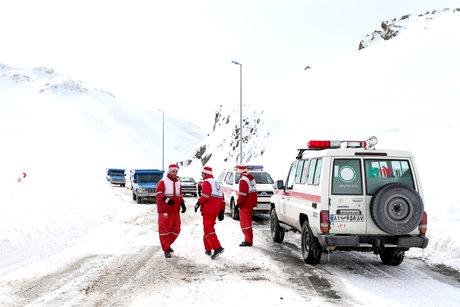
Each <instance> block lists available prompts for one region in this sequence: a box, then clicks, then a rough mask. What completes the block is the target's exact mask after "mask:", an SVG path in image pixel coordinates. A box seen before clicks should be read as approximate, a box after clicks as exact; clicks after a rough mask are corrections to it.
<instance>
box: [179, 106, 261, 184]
mask: <svg viewBox="0 0 460 307" xmlns="http://www.w3.org/2000/svg"><path fill="white" fill-rule="evenodd" d="M239 131H240V111H239V108H232V107H229V106H222V105H221V106H219V108H218V110H217V111H216V113H215V120H214V124H213V130H212V132H211V133H210V134H209V137H207V138H206V140H204V141H202V142H201V143H200V144H199V145H198V146H197V147H196V148H193V149H192V150H190V151H189V152H188V153H187V154H186V159H185V160H183V161H181V163H180V164H181V165H183V166H186V167H187V168H186V173H187V174H189V175H190V176H194V177H197V176H198V175H199V173H200V169H201V167H202V166H203V165H206V164H207V163H208V162H210V161H211V162H210V163H211V164H212V163H213V162H214V161H219V162H221V163H219V165H220V166H223V165H227V166H229V167H230V166H234V165H235V163H237V162H238V161H239V160H240V147H239V146H240V139H239V138H240V136H239V135H240V134H239ZM269 137H270V133H269V132H268V126H267V125H266V123H265V121H264V111H263V110H257V108H255V107H254V106H251V105H249V106H247V105H245V106H244V113H243V149H244V153H243V161H245V162H248V161H254V160H257V159H259V158H260V157H262V156H263V154H264V153H265V144H266V143H267V142H268V140H269Z"/></svg>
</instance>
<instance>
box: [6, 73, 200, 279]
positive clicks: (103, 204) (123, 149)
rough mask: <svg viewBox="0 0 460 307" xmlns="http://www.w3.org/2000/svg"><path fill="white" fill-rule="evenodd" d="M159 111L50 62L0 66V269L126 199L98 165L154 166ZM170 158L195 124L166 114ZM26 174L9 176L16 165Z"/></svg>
mask: <svg viewBox="0 0 460 307" xmlns="http://www.w3.org/2000/svg"><path fill="white" fill-rule="evenodd" d="M161 118H162V115H161V113H159V112H150V111H147V110H140V109H136V108H131V107H130V106H129V105H127V104H126V103H122V102H120V101H118V100H117V99H116V98H115V97H114V96H113V95H112V94H110V93H107V92H103V91H100V90H95V89H90V88H89V87H86V86H84V85H83V84H82V83H81V82H74V81H72V80H68V79H66V78H65V77H62V76H59V75H58V74H56V73H54V72H53V71H52V70H50V69H31V70H25V69H14V68H11V67H8V66H5V65H0V144H1V145H0V146H1V150H0V169H1V171H2V174H1V175H0V255H1V257H0V270H2V268H5V267H6V266H9V265H11V264H13V263H15V262H17V261H21V260H25V259H27V258H30V257H32V256H33V257H41V256H44V255H48V254H50V253H52V252H55V251H56V250H59V249H62V248H64V247H66V246H68V245H69V244H72V241H73V240H75V239H76V238H78V237H80V236H81V235H83V234H85V233H87V232H88V231H89V230H90V229H92V228H94V227H96V226H98V225H100V224H101V223H103V222H105V221H107V220H110V219H111V218H112V217H114V216H115V215H117V213H118V210H120V208H122V206H126V204H125V203H122V202H121V201H120V200H119V199H118V198H117V197H116V196H114V194H113V190H112V189H111V187H110V185H109V184H107V182H106V180H105V169H106V168H109V167H119V168H126V169H129V168H142V167H148V168H161V127H162V119H161ZM165 127H166V129H167V131H168V134H167V135H168V137H169V138H171V139H172V140H180V144H177V143H178V142H176V141H174V142H166V146H165V153H166V155H167V157H168V159H171V160H172V161H175V159H178V158H179V157H180V156H181V155H182V154H183V153H184V152H185V150H186V149H188V148H189V147H191V146H193V145H194V144H196V143H197V142H199V141H200V140H201V138H202V132H201V130H200V129H199V128H197V127H195V126H193V125H191V124H189V123H186V122H183V121H180V120H177V119H174V118H170V117H168V116H166V117H165ZM23 171H24V172H26V173H27V177H26V178H25V179H24V180H22V181H21V182H17V181H16V179H17V177H18V176H20V174H21V173H22V172H23Z"/></svg>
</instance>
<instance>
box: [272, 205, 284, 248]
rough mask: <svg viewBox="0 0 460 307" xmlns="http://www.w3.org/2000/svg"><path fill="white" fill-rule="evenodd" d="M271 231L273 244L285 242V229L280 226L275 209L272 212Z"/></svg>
mask: <svg viewBox="0 0 460 307" xmlns="http://www.w3.org/2000/svg"><path fill="white" fill-rule="evenodd" d="M270 231H271V235H272V239H273V242H275V243H282V242H283V240H284V233H285V230H284V228H283V227H282V226H281V225H280V223H279V221H278V216H277V215H276V211H275V208H273V209H272V211H271V212H270Z"/></svg>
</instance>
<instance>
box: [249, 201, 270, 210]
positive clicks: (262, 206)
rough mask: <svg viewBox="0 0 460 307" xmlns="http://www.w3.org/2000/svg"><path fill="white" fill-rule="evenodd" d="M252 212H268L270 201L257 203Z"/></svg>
mask: <svg viewBox="0 0 460 307" xmlns="http://www.w3.org/2000/svg"><path fill="white" fill-rule="evenodd" d="M253 210H254V212H270V203H259V202H258V203H257V206H256V207H254V209H253Z"/></svg>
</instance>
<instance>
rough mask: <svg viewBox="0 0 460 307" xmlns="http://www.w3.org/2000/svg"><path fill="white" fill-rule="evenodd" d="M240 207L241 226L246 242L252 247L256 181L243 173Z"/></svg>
mask: <svg viewBox="0 0 460 307" xmlns="http://www.w3.org/2000/svg"><path fill="white" fill-rule="evenodd" d="M237 203H238V206H239V207H240V226H241V230H242V231H243V234H244V241H246V242H248V243H250V244H251V245H252V239H253V234H252V214H253V212H254V207H256V206H257V190H256V181H255V180H254V177H253V176H252V175H251V174H249V173H242V174H241V179H240V183H239V193H238V202H237Z"/></svg>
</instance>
